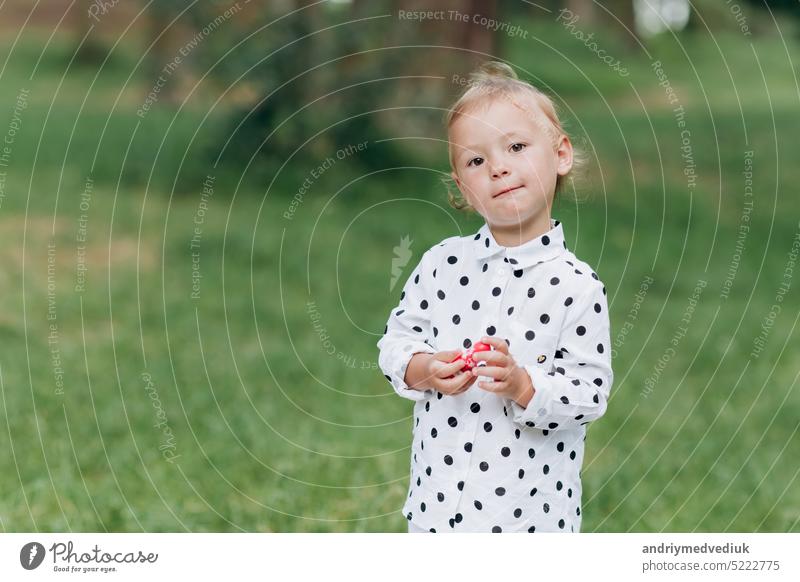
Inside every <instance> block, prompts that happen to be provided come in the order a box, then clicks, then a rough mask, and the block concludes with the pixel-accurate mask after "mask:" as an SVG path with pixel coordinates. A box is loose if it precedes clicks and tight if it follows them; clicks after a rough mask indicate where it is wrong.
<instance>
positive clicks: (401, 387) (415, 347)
mask: <svg viewBox="0 0 800 582" xmlns="http://www.w3.org/2000/svg"><path fill="white" fill-rule="evenodd" d="M402 350H403V354H404V355H402V356H400V357H398V362H397V364H396V365H395V367H394V369H393V370H392V371H391V380H390V381H391V383H392V386H393V387H394V389H395V392H397V393H398V394H399V395H400V396H402V397H403V398H408V399H409V400H424V399H426V398H429V397H430V396H431V395H432V394H433V392H434V390H433V389H432V388H431V389H428V390H415V389H414V388H411V387H410V386H409V385H408V384H406V380H405V378H406V370H407V369H408V364H409V363H410V362H411V358H413V357H414V354H420V353H424V354H435V353H436V350H434V349H433V348H432V347H431V346H429V345H428V344H426V343H425V342H410V343H408V344H406V345H404V346H403V348H402Z"/></svg>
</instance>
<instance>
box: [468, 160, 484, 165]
mask: <svg viewBox="0 0 800 582" xmlns="http://www.w3.org/2000/svg"><path fill="white" fill-rule="evenodd" d="M472 162H476V163H475V165H476V166H480V165H481V162H483V158H472V159H471V160H470V161H468V162H467V166H471V165H472Z"/></svg>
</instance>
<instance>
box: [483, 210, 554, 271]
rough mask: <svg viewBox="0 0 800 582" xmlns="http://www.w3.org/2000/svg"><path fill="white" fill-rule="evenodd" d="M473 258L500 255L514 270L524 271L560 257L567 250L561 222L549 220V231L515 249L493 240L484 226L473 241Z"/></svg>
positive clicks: (487, 227)
mask: <svg viewBox="0 0 800 582" xmlns="http://www.w3.org/2000/svg"><path fill="white" fill-rule="evenodd" d="M473 245H474V247H475V251H474V252H475V257H476V258H477V259H478V260H485V259H488V258H489V257H491V256H494V255H497V254H500V255H502V256H503V257H504V258H505V259H508V263H510V264H511V265H512V266H513V267H514V268H516V269H524V268H526V267H530V266H532V265H535V264H537V263H542V262H544V261H549V260H550V259H554V258H555V257H557V256H558V255H560V254H561V253H562V252H564V250H565V249H566V248H567V243H566V241H565V240H564V231H563V229H562V228H561V222H560V221H558V220H554V219H552V218H551V219H550V230H549V231H547V232H546V233H544V234H542V235H540V236H538V237H536V238H534V239H531V240H529V241H528V242H526V243H523V244H521V245H517V246H515V247H504V246H502V245H500V244H498V242H497V241H496V240H495V239H494V236H493V235H492V231H491V230H490V229H489V225H488V224H485V223H484V225H483V226H482V227H481V228H480V230H479V231H478V232H477V233H476V234H475V237H474V239H473Z"/></svg>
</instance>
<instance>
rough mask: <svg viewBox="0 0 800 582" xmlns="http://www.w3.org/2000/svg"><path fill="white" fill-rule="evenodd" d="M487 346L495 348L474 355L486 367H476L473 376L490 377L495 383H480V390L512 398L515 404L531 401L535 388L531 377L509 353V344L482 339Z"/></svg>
mask: <svg viewBox="0 0 800 582" xmlns="http://www.w3.org/2000/svg"><path fill="white" fill-rule="evenodd" d="M480 341H482V342H483V343H485V344H489V345H491V346H492V347H494V350H492V351H489V352H477V353H475V354H473V355H472V359H473V360H475V361H476V362H481V361H483V362H486V365H485V366H475V368H473V369H472V372H471V373H472V375H473V376H476V377H477V376H488V377H490V378H494V381H493V382H478V388H482V389H483V390H486V391H487V392H492V393H494V394H497V395H498V396H503V397H505V398H510V399H511V400H514V401H515V402H525V405H526V406H527V402H528V401H530V397H529V396H532V395H533V392H534V388H533V383H532V382H531V377H530V376H529V375H528V372H527V371H526V370H525V368H520V367H519V366H517V363H516V362H515V361H514V358H513V357H512V356H511V354H509V353H508V344H507V343H506V341H505V340H502V339H499V338H496V337H489V336H484V337H482V338H481V339H480Z"/></svg>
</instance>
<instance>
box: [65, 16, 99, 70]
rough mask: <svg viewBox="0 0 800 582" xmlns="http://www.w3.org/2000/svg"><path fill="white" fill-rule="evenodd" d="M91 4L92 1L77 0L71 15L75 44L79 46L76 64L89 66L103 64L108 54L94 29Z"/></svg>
mask: <svg viewBox="0 0 800 582" xmlns="http://www.w3.org/2000/svg"><path fill="white" fill-rule="evenodd" d="M91 4H92V0H77V1H76V2H75V4H74V5H73V6H72V8H71V10H72V13H71V14H70V18H71V20H72V29H73V31H74V35H75V44H76V45H78V48H77V50H76V53H75V62H76V63H78V64H80V65H88V66H93V65H99V64H100V63H102V62H103V59H104V58H105V52H106V51H105V49H104V47H103V43H102V42H101V41H100V39H99V38H98V34H97V30H96V29H92V24H94V23H95V21H94V20H91V19H90V16H89V6H91ZM84 37H85V40H84Z"/></svg>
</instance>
